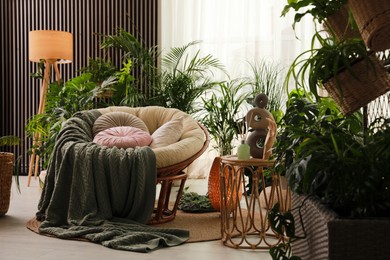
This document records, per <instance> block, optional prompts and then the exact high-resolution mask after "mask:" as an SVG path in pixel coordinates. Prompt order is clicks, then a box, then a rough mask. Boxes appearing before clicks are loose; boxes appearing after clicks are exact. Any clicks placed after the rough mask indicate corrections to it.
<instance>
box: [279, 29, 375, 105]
mask: <svg viewBox="0 0 390 260" xmlns="http://www.w3.org/2000/svg"><path fill="white" fill-rule="evenodd" d="M317 45H319V47H316V46H317ZM369 55H370V53H369V52H368V51H367V49H366V46H365V45H364V42H363V40H362V39H357V38H349V39H345V40H341V41H338V40H336V39H334V38H333V37H324V36H322V35H321V33H320V32H316V33H315V34H314V35H313V38H312V46H311V49H310V50H307V51H305V52H303V53H301V54H300V55H298V57H297V58H296V59H295V60H294V61H293V63H292V64H291V66H290V68H289V70H288V72H287V77H286V84H288V83H289V82H290V79H291V78H292V79H294V81H295V82H294V84H295V85H296V86H297V87H298V88H303V89H309V90H310V92H312V93H313V94H314V96H315V97H316V98H318V92H317V89H318V88H322V84H323V83H324V82H326V81H327V80H329V79H330V78H332V77H335V79H336V82H337V85H338V88H339V90H340V92H341V93H342V84H341V82H340V80H339V77H338V73H339V72H341V71H342V70H347V71H348V72H349V73H350V74H351V75H352V76H353V77H355V78H356V79H359V75H356V74H355V73H354V71H353V69H352V65H353V64H354V63H356V62H358V61H360V60H364V61H365V62H366V64H367V69H368V70H369V69H373V67H372V66H373V64H372V61H371V60H370V59H369V58H368V57H369Z"/></svg>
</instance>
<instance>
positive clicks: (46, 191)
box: [37, 110, 189, 252]
mask: <svg viewBox="0 0 390 260" xmlns="http://www.w3.org/2000/svg"><path fill="white" fill-rule="evenodd" d="M99 116H100V113H99V112H98V111H97V110H90V111H83V112H80V113H78V114H77V115H76V116H75V117H73V118H71V119H69V120H67V121H66V123H65V125H64V127H63V129H62V130H61V132H60V133H59V135H58V137H57V141H56V145H55V148H54V151H53V156H52V159H51V161H50V163H49V167H48V170H47V176H46V179H45V184H44V188H43V191H42V195H41V198H40V201H39V205H38V212H37V219H38V220H40V221H43V222H42V223H41V225H40V228H39V232H40V233H45V234H50V235H54V236H56V237H59V238H66V239H80V238H81V239H87V240H89V241H92V242H95V243H100V244H102V245H104V246H106V247H110V248H114V249H121V250H129V251H137V252H148V251H150V250H153V249H156V248H159V247H163V246H175V245H179V244H181V243H184V242H185V241H186V240H187V239H188V237H189V232H188V231H186V230H179V229H164V228H156V227H152V226H147V225H145V223H146V222H147V221H148V220H149V219H150V217H151V214H152V212H153V208H154V201H155V195H156V171H157V170H156V158H155V154H154V153H153V151H152V150H151V149H150V148H149V147H141V148H134V149H132V148H128V149H126V150H125V149H118V148H116V147H114V148H108V147H103V146H100V145H97V144H95V143H93V142H92V140H93V136H92V126H93V123H94V122H95V120H96V119H97V118H98V117H99Z"/></svg>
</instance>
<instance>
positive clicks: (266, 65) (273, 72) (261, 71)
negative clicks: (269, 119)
mask: <svg viewBox="0 0 390 260" xmlns="http://www.w3.org/2000/svg"><path fill="white" fill-rule="evenodd" d="M250 67H251V75H250V76H249V82H250V85H251V87H252V89H251V92H252V93H251V94H250V96H249V98H248V103H250V104H253V101H254V98H255V97H256V96H257V95H258V94H260V93H263V94H266V95H267V97H268V105H267V107H266V109H267V110H269V111H270V112H271V114H272V116H273V117H274V119H275V121H276V122H279V120H280V119H281V118H282V116H283V110H282V104H284V103H285V91H284V84H283V81H284V73H283V69H282V68H281V66H280V65H278V64H275V63H271V62H267V61H265V60H262V61H260V62H258V63H256V62H255V63H251V64H250Z"/></svg>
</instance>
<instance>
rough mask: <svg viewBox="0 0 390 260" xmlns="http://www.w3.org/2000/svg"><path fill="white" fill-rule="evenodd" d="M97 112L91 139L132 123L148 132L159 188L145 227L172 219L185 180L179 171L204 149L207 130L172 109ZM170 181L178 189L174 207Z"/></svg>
mask: <svg viewBox="0 0 390 260" xmlns="http://www.w3.org/2000/svg"><path fill="white" fill-rule="evenodd" d="M97 110H98V111H99V112H100V113H101V114H102V116H101V117H98V119H97V120H96V122H95V124H94V129H93V131H94V135H95V136H96V135H98V134H99V132H102V131H105V130H107V129H109V128H111V127H118V126H133V125H134V124H141V125H138V126H137V127H139V128H141V129H142V128H144V129H143V130H145V131H147V132H149V133H150V135H151V136H152V143H151V144H150V147H151V148H152V150H153V152H154V153H155V155H156V167H157V184H160V185H161V188H160V192H159V194H158V199H157V202H156V205H155V209H154V211H153V215H152V218H151V220H150V221H149V224H159V223H164V222H168V221H171V220H173V219H174V218H175V216H176V211H177V208H178V204H179V201H180V198H181V196H182V193H183V189H184V185H185V182H186V179H187V172H186V171H183V170H184V169H185V168H187V166H189V165H190V164H191V163H192V162H193V161H194V160H195V159H196V158H198V157H199V156H200V155H201V154H202V153H203V152H204V151H205V150H206V149H207V147H208V145H209V141H210V140H209V135H208V132H207V130H206V129H205V128H204V126H202V125H201V124H200V123H198V121H197V120H195V119H193V118H192V117H191V116H190V115H188V114H186V113H184V112H182V111H180V110H178V109H175V108H164V107H159V106H148V107H135V108H133V107H126V106H111V107H107V108H102V109H97ZM126 114H127V115H131V117H132V116H136V117H137V118H139V119H140V120H142V122H143V123H144V125H143V124H142V122H134V120H133V119H134V117H132V118H130V119H129V118H128V117H127V116H126ZM98 121H100V124H99V122H98ZM145 126H146V128H145ZM167 139H168V140H167ZM146 142H148V141H146ZM174 182H175V183H179V187H178V191H177V195H176V199H175V202H174V204H170V203H169V199H170V196H171V190H172V188H173V184H174Z"/></svg>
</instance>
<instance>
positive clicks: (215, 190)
mask: <svg viewBox="0 0 390 260" xmlns="http://www.w3.org/2000/svg"><path fill="white" fill-rule="evenodd" d="M220 171H221V157H215V159H214V161H213V164H212V165H211V169H210V173H209V178H208V192H207V194H208V196H209V199H210V203H211V206H212V207H213V208H214V209H215V210H217V211H220V210H221V183H220V181H221V178H220V174H221V173H220ZM227 171H228V169H226V171H225V172H224V174H225V176H226V175H227V174H228V172H227ZM227 193H228V195H229V196H228V198H233V200H232V203H233V207H234V208H235V207H236V205H237V201H236V199H235V198H238V200H241V197H242V187H241V186H240V189H239V190H238V194H237V191H233V193H232V190H228V191H227ZM228 200H229V199H228ZM229 203H230V202H229V201H228V204H229Z"/></svg>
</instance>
